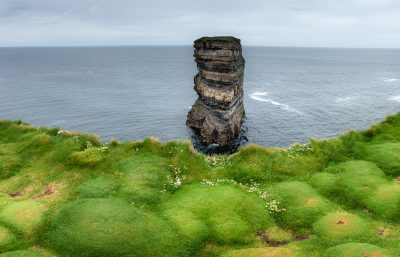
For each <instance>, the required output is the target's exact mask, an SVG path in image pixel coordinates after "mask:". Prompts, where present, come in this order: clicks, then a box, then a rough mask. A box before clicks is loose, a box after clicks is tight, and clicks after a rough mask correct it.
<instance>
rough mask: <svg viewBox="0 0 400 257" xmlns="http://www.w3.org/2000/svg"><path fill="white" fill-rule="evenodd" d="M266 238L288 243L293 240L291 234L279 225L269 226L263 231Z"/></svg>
mask: <svg viewBox="0 0 400 257" xmlns="http://www.w3.org/2000/svg"><path fill="white" fill-rule="evenodd" d="M265 233H266V235H267V236H268V239H269V240H271V241H272V242H277V243H288V242H290V241H292V240H293V234H292V233H289V232H288V231H286V230H283V229H281V228H279V227H276V226H275V227H270V228H268V229H267V230H266V231H265Z"/></svg>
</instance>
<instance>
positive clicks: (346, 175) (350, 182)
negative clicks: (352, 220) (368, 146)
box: [310, 161, 387, 206]
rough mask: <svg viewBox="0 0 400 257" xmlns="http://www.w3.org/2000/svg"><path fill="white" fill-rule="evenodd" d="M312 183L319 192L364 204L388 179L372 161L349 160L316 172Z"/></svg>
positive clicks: (348, 201) (347, 201)
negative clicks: (321, 171)
mask: <svg viewBox="0 0 400 257" xmlns="http://www.w3.org/2000/svg"><path fill="white" fill-rule="evenodd" d="M310 183H311V184H312V185H313V186H314V187H315V188H317V189H318V191H319V192H321V193H323V194H325V195H328V196H334V197H335V199H338V200H341V201H342V202H345V203H346V204H347V205H352V206H353V205H364V201H365V199H366V198H367V197H368V196H369V195H371V194H372V193H373V192H374V191H375V190H376V189H377V188H378V186H379V185H381V184H384V183H387V179H386V178H385V175H384V173H383V171H382V170H381V169H379V168H378V167H377V166H376V165H375V164H374V163H372V162H367V161H347V162H344V163H341V164H338V165H334V166H331V167H329V168H327V169H325V172H323V173H319V174H315V175H314V176H313V177H311V179H310ZM338 196H339V197H338Z"/></svg>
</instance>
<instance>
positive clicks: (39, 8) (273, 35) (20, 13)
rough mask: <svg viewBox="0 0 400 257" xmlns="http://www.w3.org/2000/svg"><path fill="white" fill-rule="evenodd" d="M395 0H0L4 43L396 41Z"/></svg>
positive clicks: (399, 7) (399, 17) (399, 12)
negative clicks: (224, 38)
mask: <svg viewBox="0 0 400 257" xmlns="http://www.w3.org/2000/svg"><path fill="white" fill-rule="evenodd" d="M398 21H400V2H399V1H397V0H335V1H331V0H329V1H328V0H268V1H265V0H236V1H232V0H196V1H194V0H169V1H165V0H140V1H138V0H133V1H132V0H112V1H110V0H69V1H65V0H63V1H62V0H0V35H1V37H0V46H24V45H34V46H36V45H145V44H151V45H154V44H156V45H164V44H166V45H188V44H191V42H192V41H193V40H194V39H195V38H196V37H199V36H202V35H220V34H231V35H236V36H238V37H241V38H242V40H243V43H244V44H247V45H280V46H333V47H336V46H337V47H398V46H399V44H400V35H399V33H398V32H399V30H400V23H399V22H398Z"/></svg>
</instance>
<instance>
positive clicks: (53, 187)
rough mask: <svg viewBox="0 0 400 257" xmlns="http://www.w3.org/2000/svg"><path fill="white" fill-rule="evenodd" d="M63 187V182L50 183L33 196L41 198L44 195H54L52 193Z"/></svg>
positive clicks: (33, 197)
mask: <svg viewBox="0 0 400 257" xmlns="http://www.w3.org/2000/svg"><path fill="white" fill-rule="evenodd" d="M61 187H62V185H61V184H49V185H47V186H46V187H45V188H44V190H43V191H42V192H41V193H39V194H36V195H34V196H32V197H31V198H32V199H36V198H40V197H43V196H49V195H52V194H54V193H56V192H57V191H58V190H60V188H61Z"/></svg>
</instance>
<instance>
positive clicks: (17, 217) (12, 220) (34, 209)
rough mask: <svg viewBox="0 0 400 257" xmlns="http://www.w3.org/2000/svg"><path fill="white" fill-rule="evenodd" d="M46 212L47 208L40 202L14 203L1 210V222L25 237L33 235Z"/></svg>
mask: <svg viewBox="0 0 400 257" xmlns="http://www.w3.org/2000/svg"><path fill="white" fill-rule="evenodd" d="M45 212H46V207H45V206H44V204H42V203H40V202H38V201H33V200H26V201H19V202H14V203H10V204H7V205H6V206H5V207H4V208H3V209H1V211H0V222H1V223H3V224H6V225H7V226H10V227H13V228H15V229H16V230H17V231H18V232H20V233H23V234H24V235H31V234H32V233H33V232H34V231H35V230H36V229H37V228H38V227H39V226H40V225H41V223H42V222H43V219H44V214H45Z"/></svg>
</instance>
